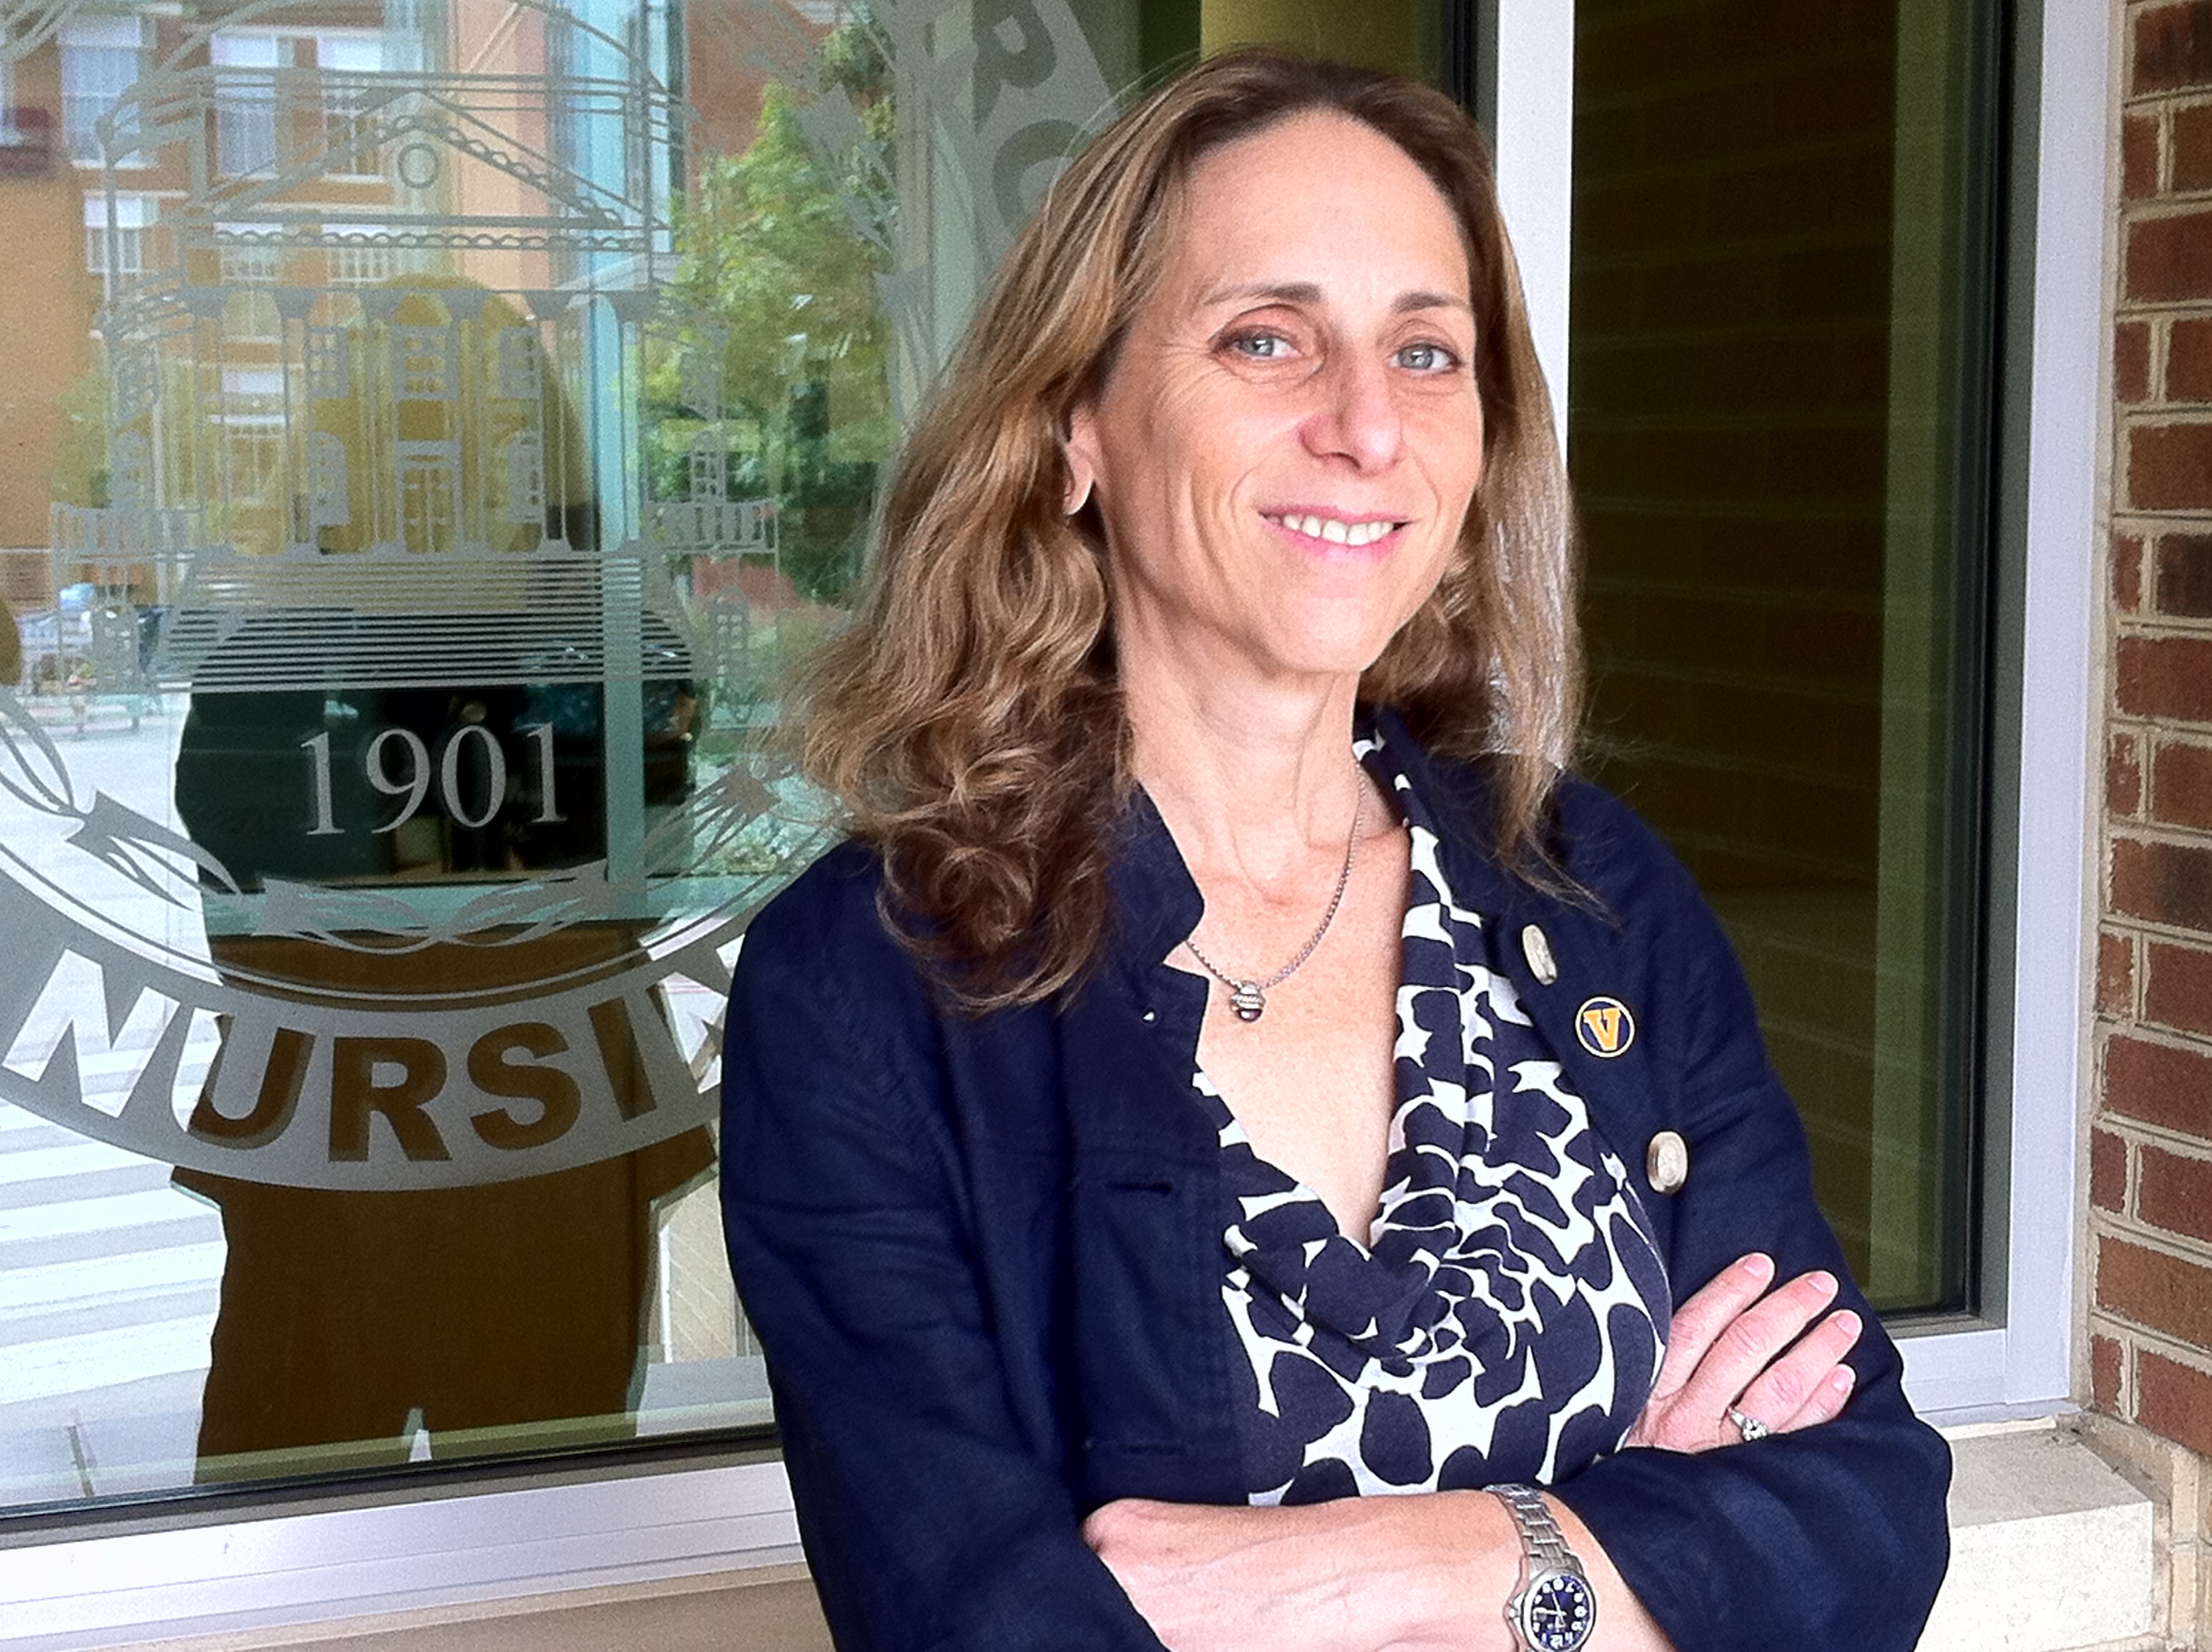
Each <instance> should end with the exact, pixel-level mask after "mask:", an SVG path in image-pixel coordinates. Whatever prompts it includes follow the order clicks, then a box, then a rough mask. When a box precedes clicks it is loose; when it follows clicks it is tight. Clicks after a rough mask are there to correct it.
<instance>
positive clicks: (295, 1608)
mask: <svg viewBox="0 0 2212 1652" xmlns="http://www.w3.org/2000/svg"><path fill="white" fill-rule="evenodd" d="M1499 9H1500V10H1501V12H1503V13H1504V16H1505V18H1506V19H1507V20H1508V21H1509V24H1512V23H1514V22H1515V21H1516V15H1517V23H1518V26H1517V27H1513V26H1509V27H1503V28H1501V29H1500V30H1499V31H1498V33H1497V34H1496V35H1495V37H1494V38H1495V39H1497V41H1498V63H1499V64H1500V66H1501V68H1502V69H1503V70H1505V71H1506V72H1508V73H1511V72H1512V71H1513V69H1514V65H1515V63H1516V58H1515V56H1514V53H1515V52H1516V47H1515V45H1514V43H1515V42H1516V40H1519V41H1522V42H1523V43H1524V44H1523V45H1522V46H1521V47H1520V48H1519V50H1520V52H1522V54H1523V55H1522V56H1521V57H1520V58H1519V59H1518V61H1519V62H1520V63H1522V64H1528V62H1529V59H1528V57H1527V56H1526V55H1525V54H1526V53H1527V52H1541V51H1548V52H1552V53H1553V54H1554V58H1553V61H1552V62H1551V63H1550V64H1549V65H1548V70H1549V83H1550V84H1551V85H1553V86H1556V85H1557V84H1558V83H1559V78H1560V77H1559V74H1558V67H1557V62H1556V52H1557V50H1558V46H1557V42H1558V40H1559V38H1560V37H1559V28H1560V27H1561V26H1560V24H1559V21H1558V20H1557V16H1556V15H1555V16H1554V17H1553V19H1551V20H1548V21H1546V22H1545V23H1542V24H1532V23H1531V22H1530V21H1529V19H1528V14H1529V13H1531V12H1534V11H1539V10H1553V11H1555V13H1556V14H1559V15H1566V14H1570V13H1571V8H1570V7H1569V6H1567V5H1565V4H1563V3H1561V0H1545V3H1544V4H1542V5H1534V4H1522V5H1516V6H1513V7H1510V8H1507V7H1504V6H1503V5H1502V4H1501V6H1500V8H1499ZM2019 11H2020V15H2019V17H2018V20H2017V23H2016V26H2015V41H2014V83H2015V97H2014V103H2015V108H2014V112H2013V117H2012V122H2013V132H2012V140H2011V175H2010V177H2009V179H2008V183H2009V185H2010V199H2011V203H2012V207H2011V210H2012V216H2011V219H2010V222H2009V223H2008V226H2007V235H2008V240H2007V244H2006V246H2005V247H2004V258H2005V263H2006V270H2007V271H2008V274H2007V276H2006V280H2007V282H2008V290H2007V292H2006V294H2005V314H2006V323H2005V330H2004V336H2003V337H2002V340H2001V341H2000V355H2001V358H2002V363H2003V365H2004V367H2006V369H2007V370H2006V371H2005V372H2004V373H2003V374H2002V375H2001V382H2002V384H2003V385H2004V386H2006V393H2005V395H2004V397H2003V398H2002V406H2001V408H2000V410H1999V411H2000V420H1999V430H2000V441H2001V447H2002V453H2001V462H2000V472H2001V474H2000V477H1999V483H2000V485H1999V489H1998V491H1999V508H1998V512H1997V518H1998V535H1997V537H1998V592H1997V596H1998V602H1997V604H1996V607H1997V621H1996V647H1995V650H1994V655H1995V667H1996V675H1995V679H1994V683H1993V692H1994V695H1995V699H1996V705H1997V707H1998V714H1997V716H1996V719H1995V723H1996V726H1995V728H1994V730H1993V742H1992V748H1991V757H1990V768H1989V773H1990V777H1991V778H1990V817H1991V819H1992V820H1993V821H1995V822H1996V823H1998V827H1999V829H1996V830H1993V832H1992V834H1991V842H1990V860H1991V868H1990V889H1991V896H1990V932H1989V935H1988V944H1987V947H1986V951H1985V958H1986V963H1985V968H1986V970H1987V974H1988V987H1989V991H1990V1013H1989V1016H1988V1025H1989V1028H1990V1048H1989V1050H1988V1052H1987V1060H1986V1062H1985V1073H1986V1088H1985V1096H1984V1149H1983V1152H1984V1165H1983V1170H1984V1184H1985V1191H1984V1216H1985V1221H1984V1297H1983V1301H1984V1314H1983V1315H1982V1316H1980V1317H1956V1318H1953V1319H1949V1320H1946V1321H1926V1322H1922V1323H1918V1324H1908V1325H1904V1326H1900V1327H1899V1332H1900V1336H1901V1339H1902V1341H1903V1345H1904V1349H1905V1367H1906V1377H1905V1381H1906V1387H1907V1389H1908V1391H1909V1392H1910V1393H1911V1395H1912V1397H1913V1399H1914V1400H1915V1402H1916V1404H1917V1405H1918V1406H1920V1407H1921V1408H1922V1410H1923V1412H1927V1413H1930V1414H1932V1415H1933V1417H1934V1418H1935V1419H1936V1420H1937V1421H1945V1422H1951V1421H1963V1420H1966V1419H1967V1418H1976V1417H1981V1418H1986V1417H1995V1416H2004V1415H2008V1414H2009V1415H2019V1414H2048V1413H2050V1412H2054V1411H2063V1410H2068V1409H2070V1408H2071V1399H2070V1396H2071V1394H2073V1392H2074V1390H2075V1380H2076V1369H2075V1368H2076V1363H2077V1362H2076V1357H2075V1343H2076V1321H2077V1316H2076V1315H2075V1304H2074V1297H2075V1255H2076V1251H2077V1246H2078V1242H2079V1233H2080V1230H2081V1208H2080V1189H2079V1187H2078V1186H2077V1182H2078V1180H2079V1174H2078V1172H2079V1165H2080V1163H2081V1157H2082V1155H2083V1154H2084V1153H2086V1151H2087V1144H2086V1130H2087V1125H2086V1112H2085V1109H2084V1108H2083V1106H2082V1102H2081V1098H2082V1095H2083V1085H2084V1081H2085V1079H2086V1077H2087V1059H2088V1054H2089V1049H2090V1046H2089V1043H2088V1036H2087V1017H2088V1008H2087V979H2088V976H2087V968H2086V964H2085V959H2086V957H2087V948H2088V946H2089V944H2090V943H2091V939H2092V938H2093V935H2094V932H2095V926H2094V920H2093V908H2092V902H2093V899H2094V897H2095V894H2096V890H2097V879H2096V877H2095V875H2094V870H2095V869H2094V865H2093V855H2094V853H2095V845H2096V841H2097V840H2096V835H2095V821H2094V814H2093V811H2094V808H2095V797H2094V790H2093V787H2091V785H2090V777H2091V775H2092V774H2093V768H2092V752H2093V742H2094V739H2095V737H2096V732H2097V712H2096V707H2097V703H2098V701H2097V700H2096V697H2095V695H2094V693H2093V690H2094V689H2096V687H2097V686H2098V684H2099V683H2100V681H2101V677H2100V671H2101V662H2100V658H2099V643H2098V639H2099V637H2100V635H2101V629H2100V625H2099V624H2098V616H2099V613H2100V606H2099V599H2100V591H2101V586H2100V574H2101V569H2102V568H2103V565H2104V563H2103V557H2102V556H2101V555H2100V554H2097V552H2096V551H2095V549H2094V548H2095V546H2096V544H2097V538H2096V534H2097V524H2098V519H2099V508H2100V487H2101V485H2102V482H2103V477H2104V462H2105V455H2106V452H2107V449H2108V440H2107V436H2108V430H2109V419H2108V395H2107V388H2108V385H2107V379H2106V360H2105V355H2106V353H2105V350H2104V348H2103V342H2102V341H2103V340H2104V338H2105V337H2106V326H2105V323H2106V306H2107V303H2108V295H2107V288H2108V281H2107V270H2109V268H2110V257H2111V254H2110V250H2109V248H2110V240H2111V230H2110V223H2109V215H2108V213H2107V212H2106V199H2107V191H2108V188H2109V183H2108V175H2109V173H2110V169H2111V167H2112V164H2113V162H2112V150H2113V147H2114V146H2113V141H2112V137H2110V132H2111V123H2110V119H2109V115H2110V110H2109V106H2108V97H2109V83H2108V77H2109V71H2110V65H2111V64H2112V57H2113V52H2114V51H2115V45H2114V40H2115V30H2116V28H2117V27H2118V25H2117V23H2116V21H2115V20H2114V15H2113V14H2112V11H2111V9H2108V8H2090V7H2081V6H2060V5H2055V4H2047V5H2046V4H2039V3H2036V0H2023V3H2022V4H2021V7H2020V9H2019ZM1566 27H1571V18H1570V21H1569V22H1568V24H1567V25H1566ZM1569 38H1571V36H1570V37H1569ZM1544 41H1550V42H1551V43H1552V44H1551V45H1550V46H1541V44H1540V43H1541V42H1544ZM1535 67H1536V69H1538V70H1542V69H1544V68H1545V67H1546V65H1544V64H1541V63H1540V64H1536V65H1535ZM1550 107H1551V110H1552V111H1553V118H1556V119H1559V120H1562V121H1565V120H1571V114H1570V113H1565V112H1562V109H1563V106H1562V105H1561V104H1560V103H1559V102H1558V101H1553V102H1552V103H1551V105H1550ZM1509 112H1510V111H1509ZM1550 143H1551V144H1552V146H1553V147H1552V148H1551V149H1549V150H1548V151H1547V150H1546V149H1544V148H1543V146H1541V145H1538V146H1537V147H1536V148H1534V149H1530V150H1524V151H1523V152H1522V155H1523V157H1524V158H1525V159H1527V160H1528V162H1529V164H1530V165H1531V166H1534V164H1535V163H1536V157H1537V156H1539V155H1547V154H1548V155H1549V156H1550V159H1549V160H1547V161H1545V162H1544V164H1545V165H1546V166H1547V167H1549V168H1550V169H1551V171H1552V172H1553V175H1554V176H1555V177H1557V176H1559V175H1561V174H1560V173H1559V156H1560V155H1563V154H1564V139H1563V138H1561V137H1560V136H1559V133H1558V132H1556V131H1555V132H1554V133H1553V137H1552V139H1551V140H1550ZM1500 155H1501V167H1502V170H1503V172H1504V175H1505V177H1506V178H1507V179H1509V180H1510V179H1512V178H1513V176H1514V168H1515V167H1516V165H1518V164H1520V162H1518V161H1516V158H1515V146H1514V143H1513V142H1512V140H1511V138H1510V137H1508V139H1507V141H1506V142H1504V143H1501V145H1500ZM1523 175H1524V176H1525V175H1526V174H1523ZM1505 187H1507V188H1508V189H1509V190H1510V189H1511V188H1512V187H1514V185H1512V184H1511V183H1510V181H1509V183H1508V184H1507V185H1505ZM1509 198H1510V197H1509ZM1539 198H1540V199H1541V192H1539ZM1555 209H1556V210H1555V212H1554V215H1553V216H1554V217H1555V218H1556V221H1557V222H1556V225H1555V226H1554V227H1553V228H1551V229H1548V230H1547V229H1546V228H1543V227H1542V226H1541V222H1539V221H1538V220H1534V219H1531V220H1530V221H1529V222H1528V225H1527V228H1526V229H1525V231H1524V238H1525V239H1524V246H1523V252H1522V258H1523V264H1524V267H1525V268H1528V269H1529V270H1534V271H1538V272H1542V271H1547V270H1553V269H1555V268H1558V267H1560V266H1559V263H1558V260H1559V258H1561V257H1563V255H1564V251H1565V244H1564V240H1559V241H1558V242H1557V243H1556V244H1554V243H1553V241H1550V240H1547V239H1546V237H1547V235H1556V236H1563V235H1564V231H1565V200H1564V197H1555ZM1541 314H1542V313H1541V312H1540V315H1541ZM1548 328H1549V331H1548V333H1547V336H1548V337H1552V338H1553V341H1554V342H1553V350H1554V352H1555V353H1553V354H1548V355H1546V358H1545V359H1546V360H1547V363H1548V362H1553V361H1564V359H1565V349H1564V345H1565V312H1564V303H1563V302H1562V304H1561V307H1560V308H1559V311H1558V312H1557V313H1556V314H1555V315H1554V316H1553V319H1552V320H1551V321H1550V322H1549V323H1548ZM1560 400H1561V402H1562V404H1564V398H1563V397H1562V398H1560ZM2028 659H2033V660H2034V661H2035V670H2034V671H2033V672H2032V673H2031V672H2027V671H2025V670H2024V669H2023V662H2024V661H2026V660H2028ZM2031 756H2032V761H2031ZM797 1545H798V1531H797V1525H796V1521H795V1519H794V1517H793V1513H792V1508H791V1499H790V1491H789V1485H788V1482H787V1479H786V1478H785V1476H784V1473H783V1469H782V1465H781V1461H778V1460H776V1459H775V1457H774V1456H773V1455H772V1454H754V1455H752V1457H750V1459H746V1458H744V1457H733V1456H732V1455H731V1454H730V1453H728V1452H727V1451H726V1449H725V1450H721V1451H719V1452H718V1451H716V1450H715V1449H713V1448H711V1447H709V1448H702V1449H701V1450H700V1451H698V1452H696V1453H695V1454H690V1455H677V1456H675V1457H672V1458H668V1459H659V1460H656V1461H652V1462H647V1463H644V1464H641V1463H640V1462H639V1461H637V1460H635V1459H629V1460H625V1459H623V1458H621V1457H614V1458H609V1459H604V1460H601V1461H597V1462H592V1463H585V1464H579V1465H574V1466H565V1467H561V1468H558V1469H554V1470H528V1469H521V1470H517V1469H512V1468H510V1469H507V1470H501V1469H498V1468H496V1467H495V1468H491V1469H486V1470H481V1471H476V1472H473V1473H462V1474H459V1475H456V1476H454V1477H452V1478H447V1477H445V1476H425V1477H424V1479H422V1480H415V1479H407V1480H404V1481H400V1482H398V1483H384V1484H380V1485H374V1486H368V1487H362V1488H356V1489H350V1490H348V1491H339V1492H331V1493H323V1494H315V1493H299V1492H293V1493H281V1494H274V1495H272V1496H271V1497H270V1499H269V1500H268V1501H266V1502H263V1503H255V1504H252V1505H251V1506H249V1507H248V1508H247V1509H246V1512H244V1513H240V1504H239V1503H238V1502H237V1501H235V1500H234V1499H231V1498H228V1497H225V1498H222V1499H220V1500H219V1501H216V1502H202V1501H198V1500H194V1501H192V1502H191V1503H186V1504H185V1505H183V1506H181V1507H173V1508H167V1509H163V1508H159V1507H156V1508H152V1509H149V1508H145V1507H139V1508H135V1509H123V1510H117V1511H104V1510H103V1511H98V1512H96V1513H94V1514H92V1515H86V1516H74V1515H72V1516H66V1517H58V1518H56V1519H54V1520H50V1521H38V1522H36V1523H35V1524H34V1525H33V1524H31V1523H26V1524H24V1525H19V1526H17V1527H15V1529H13V1530H10V1529H9V1527H8V1525H7V1524H6V1523H4V1522H0V1640H4V1641H6V1642H8V1643H9V1644H11V1645H16V1646H21V1647H23V1648H25V1649H27V1652H59V1649H64V1648H76V1647H91V1646H102V1645H108V1644H112V1643H114V1641H115V1640H116V1639H117V1638H118V1637H120V1636H128V1637H131V1638H146V1637H152V1636H155V1635H170V1636H175V1635H185V1634H207V1633H213V1632H216V1631H237V1630H246V1629H253V1628H259V1627H267V1626H270V1625H278V1624H304V1623H313V1622H318V1621H327V1620H332V1619H350V1618H358V1617H362V1616H366V1615H370V1614H375V1613H390V1612H396V1611H404V1610H408V1609H411V1608H419V1607H427V1606H450V1605H458V1604H462V1603H467V1602H481V1601H492V1600H514V1599H519V1598H524V1597H529V1596H536V1595H550V1594H562V1593H566V1592H568V1591H572V1590H577V1589H582V1588H594V1587H602V1586H607V1585H621V1584H635V1583H644V1582H652V1581H656V1580H663V1579H673V1578H681V1577H685V1576H699V1575H702V1574H707V1573H712V1572H721V1571H728V1570H738V1569H750V1568H755V1567H766V1566H775V1565H781V1564H789V1563H792V1562H794V1561H797V1560H799V1558H801V1557H800V1555H799V1549H798V1546H797Z"/></svg>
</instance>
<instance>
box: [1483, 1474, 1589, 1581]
mask: <svg viewBox="0 0 2212 1652" xmlns="http://www.w3.org/2000/svg"><path fill="white" fill-rule="evenodd" d="M1490 1489H1491V1491H1493V1492H1494V1493H1496V1494H1497V1496H1498V1497H1500V1498H1502V1499H1504V1503H1505V1506H1506V1508H1507V1509H1510V1510H1511V1511H1512V1514H1513V1523H1514V1524H1515V1525H1516V1526H1518V1527H1520V1528H1521V1543H1522V1548H1523V1549H1524V1550H1525V1551H1526V1552H1527V1554H1528V1564H1529V1565H1530V1567H1531V1568H1532V1569H1534V1570H1545V1571H1572V1572H1579V1571H1581V1570H1582V1569H1583V1563H1582V1562H1581V1561H1580V1560H1578V1559H1577V1558H1576V1557H1575V1552H1574V1551H1573V1550H1572V1549H1570V1548H1569V1547H1568V1546H1567V1534H1565V1532H1563V1531H1561V1530H1560V1529H1559V1521H1556V1520H1554V1519H1553V1518H1552V1511H1551V1509H1548V1508H1547V1507H1546V1506H1545V1503H1544V1499H1543V1497H1542V1495H1541V1493H1539V1492H1538V1491H1537V1490H1536V1488H1535V1487H1534V1486H1533V1485H1493V1486H1492V1487H1491V1488H1490Z"/></svg>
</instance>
